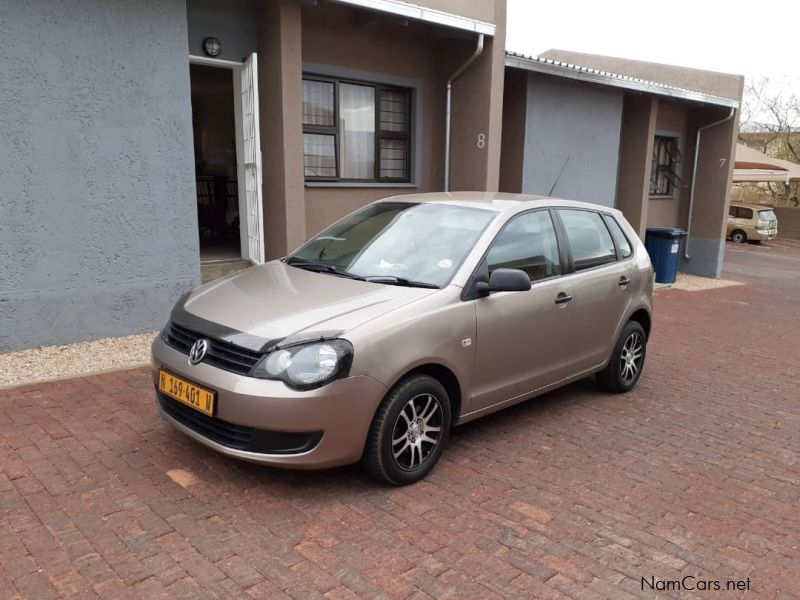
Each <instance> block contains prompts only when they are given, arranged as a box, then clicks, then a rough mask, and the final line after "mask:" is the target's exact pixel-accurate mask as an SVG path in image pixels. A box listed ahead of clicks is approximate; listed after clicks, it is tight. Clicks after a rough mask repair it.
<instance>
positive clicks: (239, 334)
mask: <svg viewBox="0 0 800 600" xmlns="http://www.w3.org/2000/svg"><path fill="white" fill-rule="evenodd" d="M188 295H189V294H188V293H187V294H184V296H183V297H181V298H180V299H179V300H178V302H177V303H176V304H175V307H174V308H173V309H172V314H171V315H170V319H171V320H172V321H173V322H174V323H177V324H178V325H183V326H184V327H187V328H188V329H191V330H193V331H196V332H197V333H200V334H202V335H205V336H208V337H209V338H215V339H218V340H222V341H224V342H228V343H231V344H235V345H236V346H240V347H242V348H246V349H247V350H251V351H253V352H260V353H264V352H270V351H272V350H275V349H277V348H285V347H287V346H295V345H297V344H304V343H307V342H321V341H324V340H331V339H335V338H338V337H339V336H340V335H342V333H344V331H343V330H326V331H308V332H306V331H299V332H297V333H293V334H291V335H288V336H286V337H284V338H274V339H270V338H264V337H261V336H258V335H253V334H252V333H246V332H244V331H239V330H237V329H232V328H231V327H227V326H226V325H221V324H220V323H215V322H213V321H209V320H207V319H204V318H202V317H198V316H197V315H195V314H192V313H190V312H189V311H188V310H186V308H185V307H184V301H185V300H186V298H187V297H188Z"/></svg>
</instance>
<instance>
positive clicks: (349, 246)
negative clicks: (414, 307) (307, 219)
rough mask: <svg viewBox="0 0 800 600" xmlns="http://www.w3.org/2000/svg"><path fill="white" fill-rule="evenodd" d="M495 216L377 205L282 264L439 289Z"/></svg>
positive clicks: (465, 210)
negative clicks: (318, 267)
mask: <svg viewBox="0 0 800 600" xmlns="http://www.w3.org/2000/svg"><path fill="white" fill-rule="evenodd" d="M495 216H497V213H496V212H495V211H493V210H486V209H482V208H466V207H462V206H452V205H446V204H427V203H423V204H412V203H410V202H380V203H378V204H371V205H369V206H367V207H364V208H363V209H361V210H359V211H356V212H354V213H353V214H351V215H349V216H347V217H345V218H344V219H342V220H341V221H339V222H338V223H336V224H334V225H332V226H331V227H329V228H328V229H326V230H325V231H323V232H322V233H320V234H319V235H318V236H316V237H314V238H312V239H311V240H309V241H308V242H306V243H305V244H304V245H303V246H302V247H301V248H300V249H299V250H297V251H296V252H295V253H293V254H291V255H289V256H288V257H287V259H286V260H287V262H289V263H293V264H302V263H314V264H315V265H326V266H329V267H330V269H329V271H330V272H337V271H338V272H344V273H349V274H353V275H357V276H359V277H366V278H370V277H376V278H379V277H384V278H397V279H398V280H404V281H409V282H418V283H422V284H427V285H430V286H436V287H442V286H444V285H445V284H447V283H448V282H449V281H450V279H451V277H452V276H453V274H454V273H455V272H456V269H458V267H459V266H460V265H461V263H462V262H463V261H464V259H465V258H466V257H467V254H468V253H469V251H470V250H472V247H473V246H474V245H475V243H476V242H477V241H478V238H479V237H480V235H481V233H483V231H484V229H486V226H487V225H488V224H489V223H490V222H491V221H492V220H493V219H494V218H495ZM323 272H324V271H323Z"/></svg>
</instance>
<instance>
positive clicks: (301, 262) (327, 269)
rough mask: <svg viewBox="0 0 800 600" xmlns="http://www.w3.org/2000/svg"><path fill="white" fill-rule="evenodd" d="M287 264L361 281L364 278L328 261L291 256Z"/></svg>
mask: <svg viewBox="0 0 800 600" xmlns="http://www.w3.org/2000/svg"><path fill="white" fill-rule="evenodd" d="M286 264H287V265H291V266H293V267H297V268H298V269H305V270H306V271H313V272H314V273H330V274H331V275H338V276H339V277H347V278H348V279H358V280H361V281H363V280H364V278H363V277H361V276H360V275H356V274H355V273H350V272H349V271H345V270H343V269H340V268H339V267H337V266H336V265H329V264H326V263H321V262H314V261H309V260H305V259H304V258H297V257H294V256H291V257H289V258H287V259H286Z"/></svg>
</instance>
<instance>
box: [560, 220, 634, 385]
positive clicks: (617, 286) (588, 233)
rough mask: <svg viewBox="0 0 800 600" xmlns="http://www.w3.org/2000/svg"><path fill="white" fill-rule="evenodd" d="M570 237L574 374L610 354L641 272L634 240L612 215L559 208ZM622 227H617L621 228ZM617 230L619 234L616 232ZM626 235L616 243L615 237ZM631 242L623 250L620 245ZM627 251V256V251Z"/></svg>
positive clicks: (600, 362) (605, 358)
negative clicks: (636, 264)
mask: <svg viewBox="0 0 800 600" xmlns="http://www.w3.org/2000/svg"><path fill="white" fill-rule="evenodd" d="M557 214H558V217H559V218H560V221H561V225H562V227H563V232H564V236H565V237H566V240H567V242H568V244H567V246H568V249H569V258H570V270H571V271H572V274H571V275H569V276H568V277H567V278H568V279H570V280H571V281H572V284H573V288H574V299H573V301H572V303H573V311H574V316H573V328H574V331H575V333H576V334H575V335H574V336H573V338H572V344H571V348H570V353H569V355H570V367H569V370H570V375H575V374H578V373H581V372H584V371H587V370H591V369H594V368H596V367H597V366H599V365H601V364H603V363H604V362H605V361H606V360H607V359H608V357H609V355H610V353H611V350H612V348H613V347H614V344H615V343H616V332H617V329H618V327H619V325H620V323H621V320H622V319H623V317H624V316H625V315H626V314H627V310H628V306H629V304H630V302H631V289H632V288H633V287H634V286H632V285H631V282H632V278H633V277H636V276H638V275H637V274H636V273H635V269H634V263H633V260H632V258H631V255H632V251H631V245H630V243H627V240H626V238H625V235H624V233H622V230H621V229H620V228H619V226H618V225H616V221H615V220H614V218H613V217H612V216H610V215H605V216H604V215H601V214H600V212H598V211H593V210H585V209H577V208H576V209H572V208H570V209H566V208H564V209H558V211H557ZM615 226H616V227H615ZM612 233H613V236H612ZM619 236H621V240H620V241H618V242H617V243H615V239H614V238H615V237H619ZM623 241H624V242H625V243H626V244H627V250H626V251H624V252H623V249H622V248H619V249H618V246H620V245H622V244H623ZM625 253H627V256H622V255H623V254H625Z"/></svg>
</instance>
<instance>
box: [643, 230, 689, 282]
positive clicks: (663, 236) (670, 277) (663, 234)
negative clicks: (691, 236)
mask: <svg viewBox="0 0 800 600" xmlns="http://www.w3.org/2000/svg"><path fill="white" fill-rule="evenodd" d="M684 237H686V232H685V231H684V230H683V229H681V228H679V227H649V228H648V229H647V233H646V235H645V236H644V247H645V248H646V249H647V253H648V254H649V255H650V262H652V263H653V268H654V269H655V271H656V282H657V283H675V278H676V277H677V276H678V263H679V262H680V257H681V240H682V239H683V238H684Z"/></svg>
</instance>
